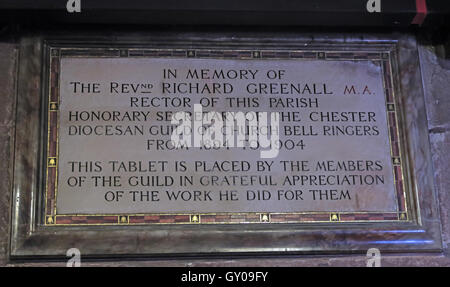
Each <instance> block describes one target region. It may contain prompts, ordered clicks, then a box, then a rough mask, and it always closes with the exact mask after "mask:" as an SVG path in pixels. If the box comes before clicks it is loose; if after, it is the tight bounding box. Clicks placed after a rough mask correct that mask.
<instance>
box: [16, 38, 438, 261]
mask: <svg viewBox="0 0 450 287" xmlns="http://www.w3.org/2000/svg"><path fill="white" fill-rule="evenodd" d="M315 36H319V37H315V38H314V40H313V38H312V37H307V36H305V35H304V34H302V35H295V34H292V35H288V36H279V35H267V34H262V35H260V36H251V37H249V36H248V35H240V36H237V37H236V35H225V36H224V35H222V36H220V35H214V34H194V35H192V34H190V35H177V34H173V35H168V36H167V35H159V34H157V33H153V34H149V35H141V36H139V37H136V36H125V35H118V36H114V37H113V36H111V37H105V38H102V39H101V40H100V41H99V40H98V39H96V38H95V37H94V36H92V35H72V36H70V37H63V36H52V35H44V36H37V37H25V38H23V39H22V41H21V47H20V57H19V74H18V75H19V78H18V95H17V97H18V99H17V113H16V140H15V158H14V184H13V189H14V190H13V198H14V200H13V219H12V228H11V230H12V236H11V250H10V255H11V259H24V258H30V259H45V258H63V257H65V253H66V250H68V249H69V248H72V247H76V248H78V249H80V251H81V253H82V256H83V257H84V258H104V257H114V258H116V257H173V256H178V257H180V256H256V255H288V254H304V253H310V254H311V253H314V254H318V253H365V252H366V251H367V250H368V249H369V248H373V247H375V248H379V249H380V250H381V252H382V253H383V252H424V251H433V252H439V251H440V250H441V239H440V225H439V218H438V212H437V205H436V200H435V194H434V185H433V177H432V169H431V156H430V148H429V142H428V130H427V125H426V114H425V104H424V98H423V90H422V81H421V76H420V67H419V58H418V51H417V46H416V41H415V39H414V38H413V37H412V36H398V35H388V36H385V35H381V36H367V35H365V36H363V37H356V36H355V37H354V38H351V39H347V40H345V41H343V40H342V39H343V37H342V35H332V36H327V35H315ZM52 46H58V47H77V46H80V47H86V46H88V47H115V48H116V49H117V50H118V51H119V50H120V49H121V48H123V47H138V48H139V47H146V48H155V49H160V48H167V47H170V48H174V47H181V48H184V49H186V50H187V51H189V50H196V49H206V48H216V49H217V48H218V47H220V49H223V48H230V49H237V48H238V49H247V50H255V49H258V50H259V51H264V50H271V49H277V50H280V49H295V47H305V46H307V47H308V48H309V49H314V48H315V49H320V48H322V49H323V48H324V47H327V49H329V48H330V47H333V48H339V50H341V51H347V52H349V51H352V50H353V51H355V50H356V51H357V50H358V49H361V47H364V49H366V50H373V51H374V52H375V53H380V52H382V51H384V52H389V55H390V56H389V57H391V62H392V63H393V66H392V69H393V76H394V86H393V87H392V88H393V92H394V93H395V94H396V95H397V96H398V98H399V99H398V100H399V101H398V105H397V114H398V117H399V118H400V120H399V124H400V126H401V129H400V131H401V133H400V138H401V140H400V143H401V144H402V149H403V150H404V151H405V153H404V154H403V155H402V158H401V162H402V165H403V167H404V175H405V176H406V178H407V181H406V185H407V188H408V196H407V200H408V205H409V206H410V207H411V208H410V209H409V211H408V213H407V214H406V219H405V220H394V221H390V222H389V221H388V222H372V223H370V225H368V224H366V223H361V222H359V223H356V222H353V223H346V222H345V221H341V222H332V220H331V219H332V217H331V215H328V216H329V217H328V218H329V220H326V222H320V223H317V222H316V223H314V222H308V223H286V224H271V223H265V224H245V225H244V226H243V225H239V224H236V225H235V224H227V225H208V224H206V225H205V224H194V225H192V224H187V225H165V224H163V225H158V226H156V225H147V226H141V225H136V226H134V225H127V226H123V225H122V226H121V225H120V224H117V225H113V226H86V225H80V226H64V225H61V226H50V225H51V224H50V225H47V224H46V223H48V221H47V219H48V217H45V215H44V212H43V211H44V209H45V208H44V207H43V205H44V196H43V192H42V191H43V190H45V183H46V181H45V168H43V167H45V166H46V163H47V160H48V155H47V154H46V142H47V141H46V140H47V133H46V131H47V126H46V123H47V115H48V107H49V104H50V103H49V102H48V101H47V95H48V94H49V90H48V89H49V88H50V87H51V85H50V84H49V83H50V79H49V67H48V65H47V64H46V63H48V59H49V57H51V54H50V53H51V52H50V47H52ZM338 218H339V217H338ZM397 219H400V218H397ZM114 220H118V218H114ZM117 222H118V221H117ZM128 222H129V217H128ZM243 231H245V232H243Z"/></svg>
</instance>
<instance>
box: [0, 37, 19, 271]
mask: <svg viewBox="0 0 450 287" xmlns="http://www.w3.org/2000/svg"><path fill="white" fill-rule="evenodd" d="M16 69H17V46H16V45H15V44H10V43H0V266H1V265H4V264H5V263H6V258H7V251H8V245H9V228H10V219H11V217H10V211H11V193H12V175H13V173H12V170H13V168H12V167H13V166H12V159H13V156H14V148H13V147H14V107H15V91H16V86H15V81H16V72H17V70H16Z"/></svg>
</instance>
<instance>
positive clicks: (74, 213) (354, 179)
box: [45, 47, 408, 225]
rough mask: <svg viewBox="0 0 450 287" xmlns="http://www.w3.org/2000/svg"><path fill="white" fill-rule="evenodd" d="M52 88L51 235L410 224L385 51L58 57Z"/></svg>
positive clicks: (108, 52)
mask: <svg viewBox="0 0 450 287" xmlns="http://www.w3.org/2000/svg"><path fill="white" fill-rule="evenodd" d="M49 81H50V87H51V88H50V89H49V95H48V142H47V164H46V197H45V215H46V217H45V224H46V225H90V224H106V225H108V224H110V225H116V224H119V225H121V224H125V225H144V224H222V223H268V222H271V223H302V222H389V221H404V220H407V219H408V215H407V201H406V196H405V186H404V179H403V174H404V171H403V169H404V167H403V165H402V162H401V158H402V156H401V152H402V151H401V145H400V143H399V123H398V116H397V110H398V109H397V100H396V99H395V98H394V89H393V76H392V67H391V57H390V54H389V52H370V51H369V52H364V51H358V52H354V51H340V52H336V51H329V50H267V49H265V50H245V49H243V50H220V49H214V50H211V49H195V50H189V49H143V48H139V49H138V48H129V49H128V48H120V49H119V48H117V49H99V48H83V49H75V48H57V47H55V48H52V49H51V50H50V79H49ZM182 112H184V114H183V116H184V117H183V118H176V117H174V115H176V114H177V113H178V115H181V113H182ZM208 114H209V115H212V116H214V115H215V116H219V117H217V118H216V119H213V120H209V121H208V119H207V118H206V115H208ZM230 115H231V116H237V115H243V116H244V118H245V119H246V120H244V122H243V123H241V125H240V124H239V122H238V121H237V120H236V121H233V118H231V116H230ZM173 117H174V118H173ZM227 117H230V118H227ZM252 117H253V118H252ZM229 119H231V120H230V121H229ZM198 122H199V123H198ZM230 123H231V124H232V125H231V126H230V125H228V126H227V124H230ZM217 126H219V127H220V131H222V132H223V134H219V133H218V131H217V130H216V133H215V134H214V136H210V139H213V140H217V139H219V142H218V144H217V146H211V145H205V144H204V143H205V142H206V139H205V138H206V137H207V136H206V133H207V132H208V131H209V132H211V130H213V127H217ZM182 128H183V130H182ZM227 128H228V129H227ZM252 128H256V132H255V130H254V129H252ZM264 128H265V129H264ZM186 129H187V130H188V131H186ZM196 129H200V130H201V132H198V133H196V132H195V130H196ZM226 131H228V132H229V133H227V132H226ZM233 131H234V132H235V134H232V132H233ZM239 131H241V132H242V133H241V134H243V135H244V138H241V140H242V141H241V145H239V144H238V141H239V137H238V134H239ZM252 131H253V132H252ZM264 131H265V132H264ZM202 133H204V134H202ZM174 135H176V136H179V138H183V139H184V140H185V142H183V143H184V145H182V146H179V147H176V146H175V144H174V142H173V136H174ZM251 135H255V136H256V137H255V138H253V139H256V140H257V143H256V144H255V145H252V144H254V143H252V142H251V141H250V137H251ZM227 136H230V138H228V139H231V142H230V141H226V140H224V139H226V138H227ZM233 136H236V137H233ZM199 137H200V138H199ZM201 140H204V142H201ZM235 140H236V141H235ZM196 143H197V144H198V143H200V145H196ZM216 143H217V142H216ZM263 143H265V145H264V144H263ZM267 143H269V144H267Z"/></svg>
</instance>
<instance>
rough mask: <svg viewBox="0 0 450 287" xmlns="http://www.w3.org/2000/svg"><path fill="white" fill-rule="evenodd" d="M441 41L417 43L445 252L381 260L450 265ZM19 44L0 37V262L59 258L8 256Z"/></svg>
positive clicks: (361, 259) (449, 123)
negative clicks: (13, 259) (431, 44)
mask: <svg viewBox="0 0 450 287" xmlns="http://www.w3.org/2000/svg"><path fill="white" fill-rule="evenodd" d="M441 51H443V48H442V47H440V46H420V48H419V55H420V62H421V67H420V68H421V73H422V80H423V87H424V94H425V101H426V105H427V117H428V128H429V133H430V143H431V149H432V151H431V152H432V155H433V158H432V160H433V168H434V184H435V189H436V193H437V194H438V201H439V208H440V216H441V224H442V226H441V229H442V240H443V246H444V252H443V253H440V254H401V255H383V254H382V260H381V264H382V266H450V251H449V247H450V214H449V210H450V92H449V90H450V60H449V59H444V58H443V57H441V56H439V55H440V54H441V53H440V52H441ZM17 61H18V46H17V45H16V44H14V43H6V42H4V43H1V42H0V266H4V265H48V266H64V265H65V263H64V262H60V263H30V264H27V263H20V264H19V263H14V264H12V263H11V262H8V246H9V233H10V218H11V217H10V215H11V214H10V211H11V208H10V207H11V200H12V198H11V193H12V177H13V164H12V159H13V157H14V148H13V147H14V131H15V129H14V118H15V113H14V109H15V93H16V74H17ZM82 264H83V265H84V266H87V265H91V266H95V265H102V266H103V265H106V266H365V265H366V259H365V256H364V255H357V256H356V255H354V256H295V257H292V256H291V257H289V258H266V259H265V258H258V259H251V258H249V259H232V258H230V259H210V260H208V259H201V260H192V259H190V260H158V261H134V262H126V261H125V262H124V261H122V262H102V263H83V262H82Z"/></svg>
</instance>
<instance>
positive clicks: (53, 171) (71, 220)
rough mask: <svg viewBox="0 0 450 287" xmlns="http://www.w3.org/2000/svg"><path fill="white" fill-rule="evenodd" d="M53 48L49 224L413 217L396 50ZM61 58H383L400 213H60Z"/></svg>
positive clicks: (47, 198) (393, 219) (47, 191)
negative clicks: (402, 136)
mask: <svg viewBox="0 0 450 287" xmlns="http://www.w3.org/2000/svg"><path fill="white" fill-rule="evenodd" d="M49 49H50V57H49V58H50V63H49V64H50V65H49V67H50V77H49V95H48V103H47V104H48V114H47V117H48V122H47V129H48V133H47V135H48V142H47V153H46V157H47V160H46V164H45V170H46V184H45V199H44V201H45V202H44V204H45V220H44V225H46V226H66V225H68V226H72V225H147V224H239V223H308V222H333V223H335V222H397V221H408V220H409V219H410V216H409V215H408V214H409V212H408V208H407V205H408V204H407V196H406V191H405V179H406V177H404V172H405V163H404V160H403V157H402V147H401V144H400V136H399V119H398V110H397V109H398V105H397V104H396V103H397V99H396V97H395V94H394V77H393V72H392V59H393V57H394V55H393V53H394V52H393V51H390V50H389V51H383V52H374V51H369V52H364V51H361V52H360V51H357V52H355V51H350V52H349V51H322V50H292V51H287V50H220V49H195V50H192V49H191V50H189V49H143V48H130V49H125V48H59V47H51V48H49ZM61 57H107V58H115V57H158V58H161V57H168V58H182V57H186V58H221V59H319V60H368V61H379V62H380V64H381V67H382V71H383V87H384V90H385V96H386V112H387V123H388V134H389V141H390V148H391V157H392V164H393V174H394V185H395V187H394V188H395V190H396V194H397V203H398V212H385V213H380V212H334V211H331V212H298V213H292V212H289V213H265V212H247V213H195V214H188V213H183V214H174V213H164V214H163V213H152V214H107V215H106V214H95V215H94V214H89V215H82V214H77V215H59V214H56V198H57V186H58V183H57V179H58V146H59V139H58V130H59V120H58V118H59V76H60V59H61Z"/></svg>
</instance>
